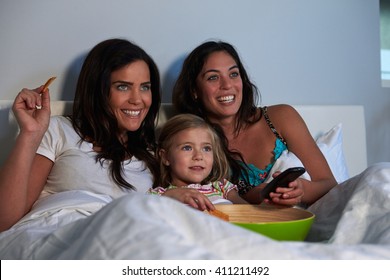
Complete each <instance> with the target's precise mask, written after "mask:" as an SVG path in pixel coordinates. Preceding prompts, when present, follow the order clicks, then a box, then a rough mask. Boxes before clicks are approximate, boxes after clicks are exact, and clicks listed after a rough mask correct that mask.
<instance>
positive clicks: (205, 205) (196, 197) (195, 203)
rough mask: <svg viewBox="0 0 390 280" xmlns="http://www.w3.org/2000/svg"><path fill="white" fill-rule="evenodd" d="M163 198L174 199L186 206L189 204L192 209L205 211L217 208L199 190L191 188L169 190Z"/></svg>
mask: <svg viewBox="0 0 390 280" xmlns="http://www.w3.org/2000/svg"><path fill="white" fill-rule="evenodd" d="M163 196H167V197H171V198H174V199H176V200H178V201H180V202H182V203H184V204H188V205H190V206H191V207H193V208H195V209H198V210H201V211H205V210H214V209H215V207H214V205H213V204H212V203H211V201H210V200H209V199H208V198H207V197H206V196H205V195H204V194H202V193H200V192H199V191H198V190H195V189H189V188H175V189H169V190H167V191H166V192H165V193H164V194H163Z"/></svg>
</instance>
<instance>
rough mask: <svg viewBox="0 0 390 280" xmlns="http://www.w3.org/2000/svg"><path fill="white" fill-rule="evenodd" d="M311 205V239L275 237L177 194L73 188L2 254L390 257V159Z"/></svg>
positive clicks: (45, 202)
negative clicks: (111, 193)
mask: <svg viewBox="0 0 390 280" xmlns="http://www.w3.org/2000/svg"><path fill="white" fill-rule="evenodd" d="M309 210H311V211H312V212H314V213H315V214H316V220H315V222H314V224H313V227H312V230H311V232H310V233H309V236H308V240H307V241H305V242H281V241H274V240H272V239H269V238H267V237H264V236H262V235H260V234H256V233H253V232H250V231H247V230H245V229H242V228H240V227H237V226H234V225H231V224H229V223H227V222H224V221H222V220H220V219H218V218H215V217H212V216H210V215H206V214H204V213H201V212H199V211H196V210H194V209H191V208H189V207H188V206H185V205H182V204H181V203H178V202H176V201H174V200H172V199H168V198H163V197H156V196H151V195H141V194H136V193H134V194H130V195H126V196H124V197H122V198H119V199H117V200H114V201H111V199H110V198H109V197H107V196H101V195H95V194H91V193H87V192H78V191H74V192H68V193H60V194H55V195H50V196H48V197H46V198H44V199H41V200H40V201H39V202H38V203H37V205H36V207H35V208H34V210H33V211H32V212H31V213H30V214H28V215H27V216H26V217H24V218H23V219H22V220H21V221H20V222H19V223H18V224H16V225H15V226H14V227H13V228H11V229H10V230H8V231H5V232H3V233H1V234H0V258H1V259H3V260H4V259H390V163H380V164H376V165H373V166H371V167H369V168H368V169H367V170H366V171H364V172H363V173H362V174H360V175H358V176H355V177H354V178H351V179H349V180H347V181H346V182H344V183H342V184H340V185H338V186H337V187H335V188H334V189H333V190H332V191H330V192H329V193H328V194H327V195H326V196H324V197H323V198H322V199H321V200H319V201H318V202H316V203H315V204H314V205H312V206H311V207H310V208H309Z"/></svg>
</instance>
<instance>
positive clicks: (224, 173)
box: [157, 114, 230, 188]
mask: <svg viewBox="0 0 390 280" xmlns="http://www.w3.org/2000/svg"><path fill="white" fill-rule="evenodd" d="M192 128H204V129H206V130H208V131H209V133H210V137H211V146H212V149H213V159H214V163H213V168H212V170H211V172H210V174H209V176H207V178H205V179H204V180H203V182H202V184H205V183H209V182H214V181H219V180H222V179H223V178H227V177H228V176H229V173H230V168H229V163H228V160H227V157H226V154H225V152H224V149H223V147H222V143H221V139H220V138H219V136H218V134H217V133H216V131H215V129H214V128H213V126H212V125H211V124H209V123H207V122H206V121H205V120H204V119H203V118H201V117H198V116H195V115H193V114H179V115H176V116H174V117H172V118H171V119H169V120H168V121H167V122H166V123H165V124H164V126H163V127H162V129H161V132H160V135H159V138H158V147H157V158H158V161H159V164H160V172H161V176H160V182H159V184H158V185H159V186H161V187H164V188H166V187H168V186H169V185H170V182H171V179H172V178H171V173H170V167H169V166H166V165H165V164H164V163H163V159H162V157H161V155H160V153H161V150H165V152H166V153H169V149H170V148H171V145H172V142H173V139H174V137H175V135H176V134H177V133H179V132H181V131H183V130H186V129H192Z"/></svg>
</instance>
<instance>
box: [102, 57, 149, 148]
mask: <svg viewBox="0 0 390 280" xmlns="http://www.w3.org/2000/svg"><path fill="white" fill-rule="evenodd" d="M150 84H151V83H150V74H149V68H148V65H147V64H146V63H145V62H144V61H143V60H138V61H135V62H132V63H130V64H128V65H126V66H124V67H122V68H120V69H118V70H116V71H114V72H112V74H111V89H110V103H109V104H110V107H111V110H112V111H113V113H114V115H115V117H116V119H117V121H118V128H119V131H118V132H119V135H118V137H119V138H120V139H121V142H122V143H123V144H125V143H127V138H128V137H127V132H128V131H135V130H137V129H138V128H139V127H140V126H141V123H142V121H143V120H144V119H145V117H146V115H147V113H148V111H149V108H150V106H151V105H152V91H151V87H150Z"/></svg>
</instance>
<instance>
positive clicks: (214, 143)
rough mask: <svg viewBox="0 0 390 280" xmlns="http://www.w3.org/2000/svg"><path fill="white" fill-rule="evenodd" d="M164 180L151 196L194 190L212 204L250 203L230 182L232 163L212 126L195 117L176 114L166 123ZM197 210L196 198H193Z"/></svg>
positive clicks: (162, 162) (163, 134)
mask: <svg viewBox="0 0 390 280" xmlns="http://www.w3.org/2000/svg"><path fill="white" fill-rule="evenodd" d="M158 160H159V162H160V170H161V178H160V181H159V182H158V187H157V188H154V189H150V190H149V192H150V193H152V194H160V195H162V194H165V192H166V191H167V190H171V189H176V188H193V189H195V190H198V191H199V192H200V193H202V194H204V195H205V196H206V197H207V198H208V199H209V200H210V201H211V202H212V203H213V204H217V203H237V204H245V203H247V202H246V201H245V200H244V199H242V198H241V197H240V196H239V195H238V192H237V186H236V185H234V184H232V183H231V182H229V181H228V180H227V179H225V178H227V177H228V176H229V164H228V161H227V159H226V155H225V153H224V151H223V149H222V146H221V140H220V139H219V138H218V135H217V134H216V132H215V130H214V129H213V127H212V126H211V125H210V124H208V123H206V121H205V120H204V119H202V118H201V117H198V116H195V115H192V114H181V115H177V116H175V117H173V118H171V119H170V120H168V121H167V122H166V124H165V125H164V127H163V128H162V130H161V133H160V136H159V141H158ZM193 200H194V201H191V202H193V203H188V204H190V205H192V206H195V208H198V207H197V199H196V198H193Z"/></svg>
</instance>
